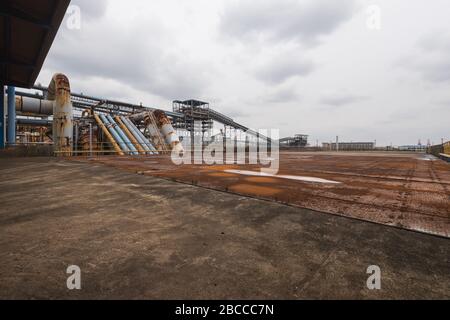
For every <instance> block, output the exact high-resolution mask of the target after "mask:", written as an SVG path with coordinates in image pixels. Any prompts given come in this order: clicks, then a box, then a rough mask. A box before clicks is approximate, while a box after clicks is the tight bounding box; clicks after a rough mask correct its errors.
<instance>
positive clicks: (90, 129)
mask: <svg viewBox="0 0 450 320" xmlns="http://www.w3.org/2000/svg"><path fill="white" fill-rule="evenodd" d="M89 156H90V157H92V123H89Z"/></svg>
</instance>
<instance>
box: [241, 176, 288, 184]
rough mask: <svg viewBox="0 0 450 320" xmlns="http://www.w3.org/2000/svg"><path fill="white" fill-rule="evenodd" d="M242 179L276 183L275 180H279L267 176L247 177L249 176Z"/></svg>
mask: <svg viewBox="0 0 450 320" xmlns="http://www.w3.org/2000/svg"><path fill="white" fill-rule="evenodd" d="M244 180H245V181H248V182H256V183H277V182H279V181H277V180H276V179H273V178H267V177H249V178H245V179H244Z"/></svg>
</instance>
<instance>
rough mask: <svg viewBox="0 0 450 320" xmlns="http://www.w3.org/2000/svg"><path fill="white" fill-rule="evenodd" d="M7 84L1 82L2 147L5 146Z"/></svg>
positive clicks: (0, 122) (0, 138) (0, 117)
mask: <svg viewBox="0 0 450 320" xmlns="http://www.w3.org/2000/svg"><path fill="white" fill-rule="evenodd" d="M5 127H6V126H5V86H4V85H3V84H0V149H4V148H5V129H6V128H5Z"/></svg>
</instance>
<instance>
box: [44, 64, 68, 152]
mask: <svg viewBox="0 0 450 320" xmlns="http://www.w3.org/2000/svg"><path fill="white" fill-rule="evenodd" d="M48 100H52V101H54V102H53V133H52V134H53V146H54V147H53V148H54V151H55V153H56V154H57V155H60V156H71V155H72V149H73V123H72V121H73V110H72V102H71V100H70V84H69V79H67V77H66V76H65V75H63V74H61V73H57V74H55V75H54V76H53V78H52V81H51V82H50V85H49V86H48Z"/></svg>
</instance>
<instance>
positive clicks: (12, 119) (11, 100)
mask: <svg viewBox="0 0 450 320" xmlns="http://www.w3.org/2000/svg"><path fill="white" fill-rule="evenodd" d="M8 144H9V145H15V144H16V88H15V87H13V86H8Z"/></svg>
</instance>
